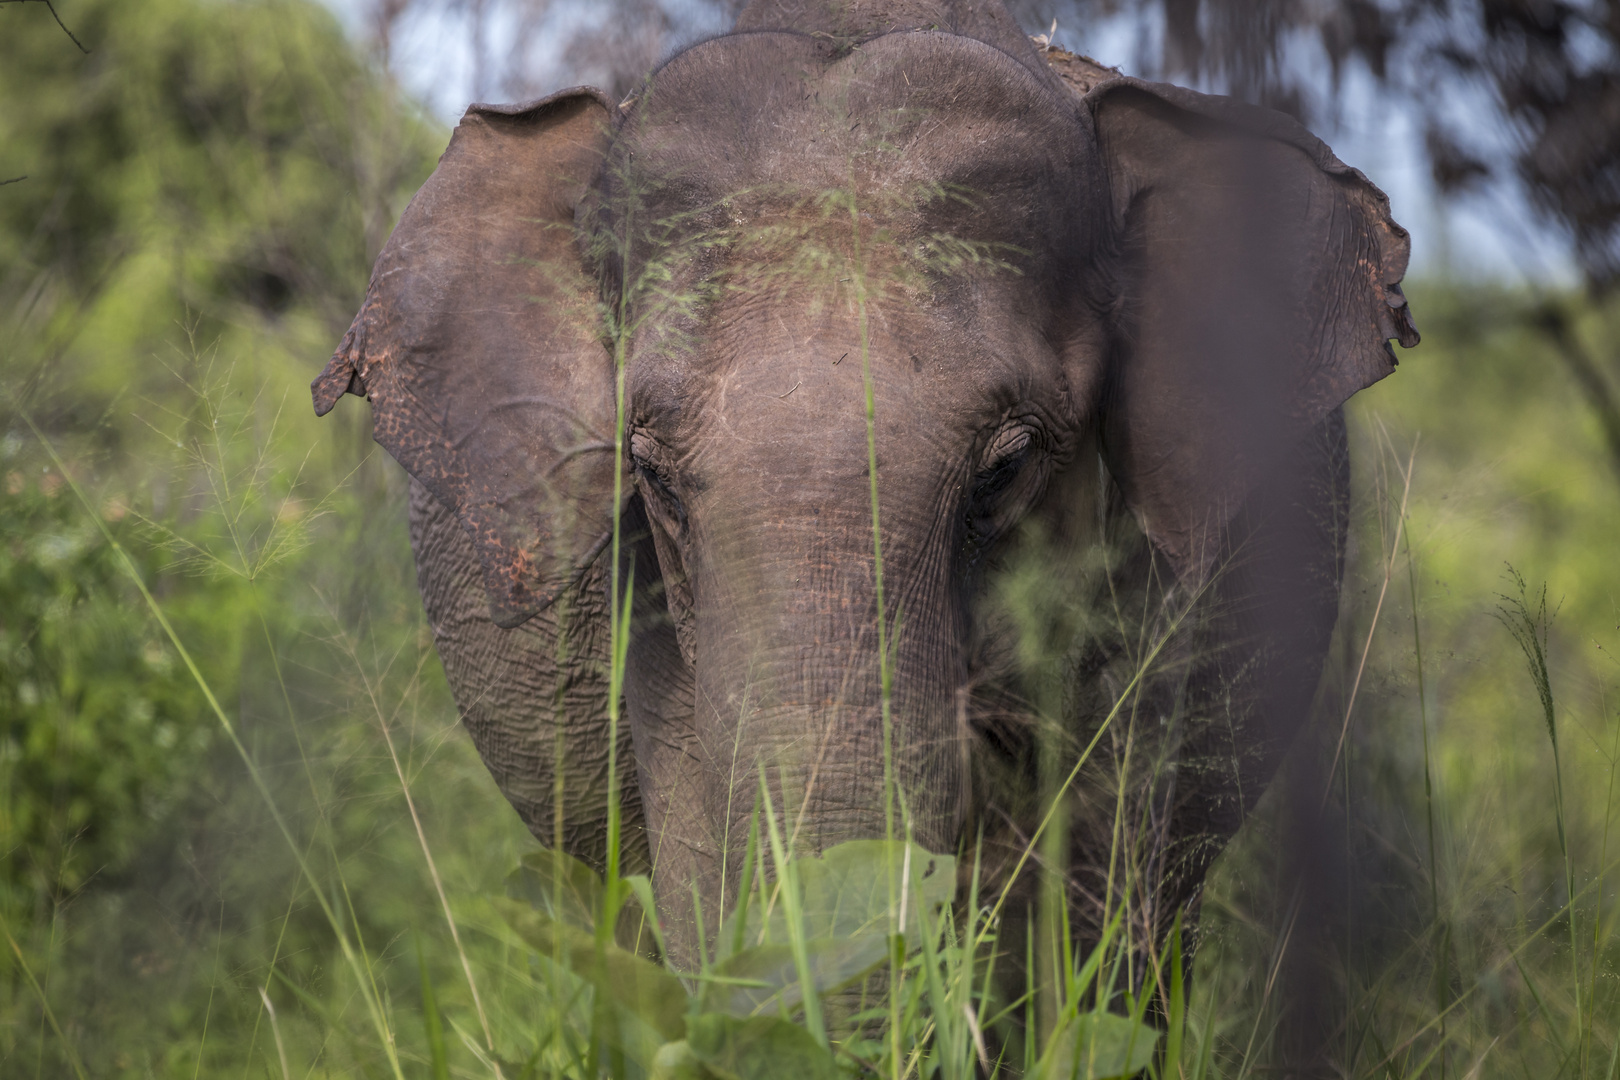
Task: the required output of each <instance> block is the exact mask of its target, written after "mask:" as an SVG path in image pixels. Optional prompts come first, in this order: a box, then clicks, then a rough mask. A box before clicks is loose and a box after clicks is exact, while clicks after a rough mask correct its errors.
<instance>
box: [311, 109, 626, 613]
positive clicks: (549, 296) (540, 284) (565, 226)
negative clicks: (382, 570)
mask: <svg viewBox="0 0 1620 1080" xmlns="http://www.w3.org/2000/svg"><path fill="white" fill-rule="evenodd" d="M610 115H611V109H610V106H609V103H608V102H607V101H606V100H605V99H604V98H603V97H602V96H601V95H600V94H599V93H597V92H596V91H593V90H565V91H563V92H562V93H559V94H555V95H553V96H551V97H549V98H545V99H543V100H541V101H537V102H533V103H531V104H528V105H521V106H488V105H474V106H473V107H471V108H470V109H468V110H467V114H466V115H465V116H464V117H462V120H461V124H460V126H458V127H457V128H456V131H455V134H454V135H453V136H452V137H451V139H450V146H449V148H448V149H447V150H446V151H445V152H444V156H443V157H441V158H440V159H439V167H438V168H437V169H436V170H435V171H434V173H433V175H432V177H430V178H429V179H428V182H427V183H426V184H425V185H423V187H422V190H421V191H419V192H417V193H416V197H415V198H413V199H412V200H411V204H410V206H409V207H407V208H406V210H405V213H404V216H403V217H401V218H400V222H399V226H398V227H397V228H396V229H395V230H394V234H393V236H392V237H391V238H390V239H389V241H388V244H387V246H385V247H384V248H383V251H382V254H381V255H380V256H379V257H378V259H377V266H376V269H374V270H373V271H372V275H371V287H370V289H369V290H368V291H367V293H366V300H365V304H364V306H362V307H361V309H360V313H359V315H357V316H356V317H355V320H354V325H352V326H351V327H350V328H349V332H348V334H347V335H345V337H344V338H343V342H342V344H341V345H339V346H338V350H337V353H336V354H335V355H334V356H333V357H332V361H331V363H330V364H328V365H327V367H326V370H325V371H324V372H323V373H322V374H321V376H320V377H319V378H317V379H316V380H315V381H314V383H313V384H312V385H311V390H312V392H313V394H314V398H315V412H316V414H317V415H325V414H326V413H327V412H328V411H330V410H331V408H332V406H333V405H334V404H335V403H336V402H337V399H338V398H339V397H340V396H342V394H343V393H344V392H345V391H347V392H349V393H353V394H362V395H364V396H365V397H366V398H368V399H370V401H371V408H372V418H373V433H374V436H375V438H376V440H377V441H378V442H379V443H381V444H382V445H383V446H384V447H385V448H386V449H387V450H388V452H389V453H391V454H392V455H393V456H394V458H395V459H396V460H398V461H399V463H400V464H401V465H403V466H404V467H405V468H406V470H407V471H409V472H410V473H411V475H412V476H415V477H416V478H417V479H418V480H420V481H421V482H422V483H423V484H424V485H426V486H427V488H428V490H430V491H431V492H432V493H433V494H434V495H435V496H436V497H437V498H438V499H439V501H440V502H441V503H443V504H444V505H445V506H446V507H447V508H449V509H451V510H452V511H454V512H455V514H456V516H457V517H458V518H459V519H460V521H461V524H462V527H463V528H465V529H466V530H467V534H468V535H469V536H470V537H471V538H472V541H473V544H474V546H475V547H476V549H477V551H478V557H479V559H480V561H481V562H482V565H483V572H484V583H485V585H486V586H487V588H488V591H489V600H490V608H491V615H492V617H493V618H494V620H495V622H497V623H498V624H500V625H501V626H515V625H517V624H518V623H521V622H522V621H524V620H525V619H527V618H528V617H530V616H531V615H533V614H535V613H536V612H538V611H541V610H543V609H544V608H545V607H546V606H547V605H549V604H550V603H551V602H552V601H553V600H555V599H556V597H557V595H558V593H559V592H561V591H562V590H563V589H564V588H566V587H567V586H568V585H569V584H570V583H571V582H572V581H573V580H574V579H575V577H576V576H577V575H578V574H579V573H580V572H581V571H582V570H583V569H584V568H585V567H586V566H587V565H589V564H590V562H591V561H592V560H593V559H595V558H596V556H597V555H598V554H599V553H600V551H601V550H602V546H603V544H604V542H605V540H606V538H607V537H608V536H609V535H610V533H611V530H612V522H613V507H612V506H611V505H610V504H611V503H612V499H613V494H612V493H613V459H614V455H613V432H614V413H613V408H614V406H613V372H612V361H611V358H610V356H609V355H608V353H607V351H606V350H605V349H604V347H603V344H602V332H601V319H600V311H599V305H598V301H597V289H596V283H595V277H594V275H591V274H588V273H587V272H586V270H585V268H584V266H583V264H582V262H581V258H580V255H579V251H578V247H577V245H576V243H575V236H574V207H575V205H576V204H577V203H578V202H579V201H580V199H581V198H582V196H583V195H584V193H585V191H586V189H587V187H588V186H589V184H590V183H591V181H592V179H593V177H594V176H595V175H596V172H597V170H598V169H599V168H600V166H601V160H602V154H603V151H604V149H605V146H606V140H607V138H608V131H609V117H610Z"/></svg>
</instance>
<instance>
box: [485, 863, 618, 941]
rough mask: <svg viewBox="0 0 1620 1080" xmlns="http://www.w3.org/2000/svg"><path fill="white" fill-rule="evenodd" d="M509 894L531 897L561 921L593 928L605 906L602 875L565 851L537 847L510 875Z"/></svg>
mask: <svg viewBox="0 0 1620 1080" xmlns="http://www.w3.org/2000/svg"><path fill="white" fill-rule="evenodd" d="M506 894H507V895H508V896H510V897H512V898H513V899H515V900H527V901H528V902H529V903H530V904H531V905H533V906H534V907H535V908H536V909H537V910H539V911H542V912H544V913H545V914H546V915H549V916H550V917H551V918H552V919H555V920H556V921H558V922H561V923H566V924H567V925H569V926H576V927H578V928H580V929H581V930H591V929H593V928H594V927H595V926H596V916H597V913H598V912H600V911H601V910H602V878H601V875H599V874H598V873H597V872H596V871H595V870H592V869H591V868H590V867H589V866H587V865H585V864H584V863H582V862H580V861H579V860H578V859H576V858H574V857H573V856H572V855H569V854H567V853H566V852H562V851H536V852H534V853H532V854H529V855H525V856H523V860H522V861H521V862H520V863H519V864H518V868H517V869H516V870H514V871H512V873H511V874H509V875H507V878H506Z"/></svg>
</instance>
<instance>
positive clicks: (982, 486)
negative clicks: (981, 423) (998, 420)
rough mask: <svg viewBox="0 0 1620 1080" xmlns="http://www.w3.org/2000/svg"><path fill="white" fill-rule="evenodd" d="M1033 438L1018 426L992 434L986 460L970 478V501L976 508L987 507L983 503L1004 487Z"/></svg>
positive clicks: (999, 492) (1025, 456)
mask: <svg viewBox="0 0 1620 1080" xmlns="http://www.w3.org/2000/svg"><path fill="white" fill-rule="evenodd" d="M1033 441H1034V440H1033V439H1031V437H1030V433H1029V432H1028V431H1027V430H1024V429H1022V428H1018V429H1014V430H1012V431H1004V432H1002V433H1001V434H1000V435H998V436H996V440H995V442H994V443H993V444H992V446H991V448H990V450H991V452H990V455H989V462H990V463H989V464H988V465H986V466H985V467H984V468H982V469H980V470H979V472H978V474H977V475H976V476H975V477H974V478H973V502H974V504H975V505H976V507H981V508H984V509H988V507H987V506H986V505H985V504H987V503H989V502H990V501H991V500H993V499H994V498H995V497H996V496H997V495H1000V494H1001V493H1002V492H1003V491H1006V490H1007V488H1008V487H1009V486H1010V485H1011V484H1012V482H1013V480H1014V479H1016V478H1017V476H1018V472H1019V470H1020V469H1022V468H1023V467H1024V462H1025V461H1026V460H1027V459H1028V458H1029V448H1030V446H1031V445H1032V443H1033Z"/></svg>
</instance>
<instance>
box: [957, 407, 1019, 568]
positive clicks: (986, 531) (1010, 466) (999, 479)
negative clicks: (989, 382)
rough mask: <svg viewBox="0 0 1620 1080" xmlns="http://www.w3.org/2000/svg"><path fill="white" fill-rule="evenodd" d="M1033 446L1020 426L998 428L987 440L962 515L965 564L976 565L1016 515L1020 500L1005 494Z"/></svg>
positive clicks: (1015, 479) (1017, 478)
mask: <svg viewBox="0 0 1620 1080" xmlns="http://www.w3.org/2000/svg"><path fill="white" fill-rule="evenodd" d="M1034 445H1035V438H1034V434H1033V433H1032V432H1031V431H1030V430H1029V429H1027V428H1022V427H1019V428H1012V429H1010V430H1007V431H1002V432H1000V433H998V434H997V435H996V437H995V439H994V440H993V441H992V442H991V444H990V451H989V453H987V454H986V455H985V461H986V464H985V465H984V466H983V467H982V468H980V469H979V470H978V472H977V473H975V474H974V477H973V484H972V487H971V488H970V489H969V493H968V503H967V506H966V508H965V511H964V515H963V517H964V525H965V527H966V529H965V531H966V535H965V537H964V540H963V545H962V553H963V556H964V558H966V560H967V562H968V564H969V565H973V564H976V563H977V562H978V561H979V559H980V558H982V557H983V555H984V553H985V551H986V549H988V548H989V547H990V545H991V544H992V543H994V542H995V540H996V538H997V537H999V536H1000V535H1001V534H1002V533H1003V532H1004V531H1005V530H1006V529H1007V528H1008V527H1009V526H1010V525H1011V524H1012V522H1013V521H1014V520H1015V519H1016V518H1017V516H1018V513H1019V511H1020V510H1021V508H1022V503H1023V500H1021V499H1009V498H1008V497H1007V493H1008V491H1009V489H1011V488H1013V487H1014V486H1015V484H1016V483H1017V481H1018V480H1019V478H1020V477H1021V476H1022V475H1023V474H1024V471H1025V469H1024V467H1025V466H1026V465H1027V464H1029V460H1030V457H1031V452H1032V450H1033V448H1034ZM1018 486H1020V487H1023V488H1025V489H1027V488H1028V485H1027V484H1025V485H1018ZM1014 504H1017V505H1014Z"/></svg>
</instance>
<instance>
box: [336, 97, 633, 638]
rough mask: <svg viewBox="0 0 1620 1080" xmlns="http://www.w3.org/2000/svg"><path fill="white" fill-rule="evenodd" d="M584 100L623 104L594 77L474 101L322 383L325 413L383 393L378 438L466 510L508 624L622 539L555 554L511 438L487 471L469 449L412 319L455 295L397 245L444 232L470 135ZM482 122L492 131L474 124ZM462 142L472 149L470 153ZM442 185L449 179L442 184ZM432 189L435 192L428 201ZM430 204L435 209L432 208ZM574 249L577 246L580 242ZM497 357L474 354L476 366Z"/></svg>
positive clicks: (419, 255)
mask: <svg viewBox="0 0 1620 1080" xmlns="http://www.w3.org/2000/svg"><path fill="white" fill-rule="evenodd" d="M584 102H589V103H592V104H594V105H595V106H598V107H599V108H600V110H601V112H602V114H603V115H604V116H609V117H611V115H612V111H613V110H612V103H611V102H609V101H608V100H607V98H606V97H605V96H604V95H603V94H602V93H601V92H600V91H598V90H595V89H592V88H589V87H577V88H573V89H569V90H564V91H561V92H559V93H556V94H552V95H550V96H548V97H546V98H542V99H539V100H537V101H532V102H528V103H525V104H521V105H473V106H470V107H469V108H468V110H467V113H466V115H465V116H464V117H463V119H462V123H461V124H460V125H458V127H457V129H456V131H455V132H454V133H453V134H452V137H451V140H450V144H449V145H448V146H447V148H446V150H445V152H444V154H443V155H441V157H440V159H439V165H438V167H437V168H436V169H435V171H434V174H433V176H432V177H430V178H429V179H428V180H427V181H426V182H425V183H424V185H423V187H422V189H421V190H420V191H418V192H417V195H416V197H415V198H413V200H412V204H413V207H414V208H415V213H416V215H417V219H415V220H413V217H412V214H413V209H412V207H407V209H406V211H405V212H404V214H403V215H402V216H401V220H400V223H399V225H398V226H397V227H396V229H395V233H394V235H393V236H391V237H390V240H389V242H388V244H386V245H385V246H384V248H383V251H382V252H381V253H379V255H378V259H377V264H376V266H375V268H374V269H373V271H372V277H371V281H370V283H369V285H368V288H367V292H366V298H365V301H364V302H363V304H362V305H361V308H360V311H359V313H358V314H357V315H356V316H355V318H354V321H353V322H352V324H351V325H350V327H349V329H348V332H347V333H346V334H344V336H343V339H342V341H341V342H340V343H339V345H338V348H337V350H336V351H335V352H334V353H333V355H332V358H331V360H330V361H329V362H328V363H327V365H326V368H325V370H323V371H322V372H321V374H320V375H319V376H317V377H316V378H315V380H314V381H313V382H312V383H311V384H310V391H311V396H312V399H313V405H314V409H315V413H316V415H317V416H324V415H326V414H327V413H329V412H330V411H331V410H332V409H333V408H334V407H335V405H336V404H337V400H338V399H339V398H340V397H342V396H343V395H344V394H345V393H349V394H354V395H356V396H358V397H364V398H366V399H367V400H368V401H370V402H371V404H372V428H373V437H374V438H375V439H376V441H377V442H378V443H379V444H381V445H382V446H383V447H384V448H385V449H387V450H388V451H389V453H390V454H391V455H392V456H393V457H394V458H395V460H397V461H399V462H400V464H401V465H403V466H404V467H405V468H406V470H407V471H408V472H410V473H411V474H412V475H413V476H415V477H416V478H417V479H418V480H420V481H421V482H422V483H423V484H424V486H426V487H427V489H428V490H429V491H430V492H432V494H433V495H434V497H435V498H437V499H438V500H439V501H440V503H441V504H443V505H444V506H445V507H446V508H447V509H449V510H451V511H452V512H454V513H455V514H456V516H457V518H458V519H459V520H460V523H461V525H462V528H463V529H465V530H466V532H467V534H468V536H469V538H471V539H472V541H473V543H474V545H475V546H476V548H477V550H478V552H479V558H480V562H481V564H482V570H483V577H484V585H485V588H486V590H487V593H488V597H489V602H490V612H491V617H492V619H493V621H494V622H495V623H496V624H497V625H499V626H502V627H512V626H516V625H518V624H520V623H522V622H524V621H526V620H527V619H528V618H530V617H532V616H533V615H535V614H536V613H538V612H540V611H543V610H545V609H546V608H547V607H548V606H550V604H551V603H552V602H553V601H554V600H555V599H556V597H557V595H558V594H559V593H560V592H561V591H562V590H563V589H565V588H567V587H569V586H570V585H572V584H573V583H574V582H576V581H577V580H578V579H579V577H580V576H581V575H582V574H583V573H584V572H585V570H586V569H587V568H588V567H589V566H590V565H591V564H592V563H593V562H594V561H595V560H596V558H598V557H599V556H600V554H601V552H602V551H603V550H604V549H605V547H606V545H607V541H608V539H610V538H611V529H610V528H609V529H606V530H601V535H597V534H596V533H595V532H593V534H592V535H591V536H590V537H589V539H588V540H587V541H586V542H584V543H582V544H581V545H580V548H579V550H570V551H566V552H562V553H561V554H557V553H551V554H552V555H553V557H551V558H548V557H547V556H548V550H549V547H548V546H555V540H556V538H555V537H554V536H553V535H552V531H553V530H552V529H551V528H549V527H548V526H549V525H550V523H549V522H546V521H543V520H534V519H531V518H524V517H523V516H522V515H520V514H515V513H514V512H513V510H512V509H511V507H512V499H511V494H510V492H508V491H503V490H501V489H500V486H499V480H500V478H501V477H503V476H512V475H519V474H520V473H521V470H519V471H518V472H514V470H513V469H511V468H510V467H506V466H503V461H502V459H503V458H504V457H505V456H506V455H505V453H504V450H503V446H502V445H499V444H497V445H495V446H493V447H486V448H485V449H486V451H487V453H486V455H485V456H486V457H487V458H488V459H489V460H488V461H487V462H485V466H486V467H485V468H484V469H483V471H480V470H479V468H478V467H477V463H475V462H472V461H469V460H468V458H467V453H468V448H467V447H466V446H465V445H464V442H463V438H462V437H461V436H459V435H457V434H453V433H451V432H448V431H445V430H444V429H443V426H442V425H443V414H442V411H441V407H442V405H443V403H442V402H432V401H427V400H424V399H423V398H422V397H421V396H420V390H421V388H420V387H419V386H418V385H416V384H415V379H414V377H413V373H412V371H411V370H410V369H411V368H412V366H413V365H412V364H411V363H410V358H411V357H412V355H413V351H414V350H415V348H416V345H417V342H416V341H415V340H413V339H414V338H416V337H419V336H420V335H421V328H420V326H412V325H411V323H412V319H413V317H414V318H415V320H416V321H417V322H420V321H421V320H422V319H424V318H426V319H429V320H431V319H432V318H433V314H432V313H433V311H434V309H435V306H436V305H440V304H442V303H443V302H444V297H442V296H440V295H438V294H437V293H436V292H435V291H434V290H433V289H432V288H431V287H430V288H429V289H428V291H427V292H426V293H422V292H421V291H420V289H419V285H417V284H411V283H410V277H411V275H406V276H405V277H400V276H396V275H397V272H398V270H399V269H400V268H399V267H398V266H397V265H391V255H390V252H391V251H392V252H394V254H395V255H396V256H397V255H398V253H399V245H400V244H401V243H402V242H404V241H402V240H401V235H402V232H403V233H405V234H406V235H410V234H412V233H413V232H419V231H420V230H423V229H424V228H425V229H426V231H427V235H430V236H431V235H432V231H433V229H434V228H435V226H433V225H430V224H426V222H428V221H431V211H429V210H424V209H423V207H424V206H429V205H431V204H432V202H433V201H434V199H435V198H450V199H454V198H455V196H456V192H455V187H456V185H457V184H458V183H460V182H461V180H460V179H458V178H457V175H456V170H457V169H458V168H465V167H466V166H467V163H468V159H467V158H466V157H465V155H467V154H468V153H470V151H469V149H468V145H469V143H468V140H469V139H471V140H473V141H474V142H476V141H477V139H481V138H489V137H491V136H494V135H496V134H497V133H500V132H507V133H510V132H512V131H513V130H514V127H516V128H522V127H524V126H527V125H529V124H540V123H549V122H551V121H552V120H554V119H564V120H565V122H566V117H567V116H568V115H569V112H568V111H569V110H570V109H571V108H574V107H577V106H578V105H580V104H582V103H584ZM480 131H482V134H470V133H477V132H480ZM458 153H459V154H461V155H463V156H462V157H461V158H459V159H458V158H457V155H458ZM458 161H459V164H457V162H458ZM473 175H476V173H474V174H473ZM435 184H438V185H441V186H440V187H439V188H435ZM430 190H434V191H437V195H431V194H429V193H430ZM533 194H534V196H535V197H536V198H538V199H545V198H546V197H547V191H546V188H545V185H544V184H541V183H537V184H536V185H535V187H534V188H533ZM424 199H426V200H427V201H426V202H424V203H422V204H421V205H417V204H418V202H419V200H424ZM423 214H429V215H430V216H429V217H428V218H427V219H422V215H423ZM428 247H429V248H430V247H431V245H428ZM569 248H570V250H572V242H571V241H570V244H569ZM451 254H452V256H453V257H454V256H455V253H454V252H452V253H451ZM404 257H405V258H408V259H411V260H415V261H416V262H417V263H418V264H419V265H418V269H422V268H423V267H429V268H431V267H432V266H433V264H434V260H435V259H436V258H442V257H443V253H435V252H432V251H430V250H426V249H424V250H421V251H415V252H413V253H411V254H409V255H406V256H404ZM423 260H426V262H423ZM395 261H397V260H395ZM463 262H464V263H465V259H463ZM456 269H457V268H456V267H455V266H454V265H452V266H451V267H449V268H448V270H446V272H447V273H451V274H453V273H454V272H455V270H456ZM427 272H428V271H427V270H423V273H424V274H426V273H427ZM402 290H403V291H402ZM423 305H426V306H425V307H423ZM413 313H414V315H413ZM402 334H403V335H405V338H404V339H402ZM592 340H593V341H594V337H593V339H592ZM488 359H489V358H488V357H478V356H471V357H469V360H471V361H472V362H473V364H474V366H475V367H476V364H477V363H478V362H481V361H483V360H488ZM492 437H493V436H492ZM474 449H475V450H476V448H474ZM505 449H509V447H508V448H505ZM546 475H548V476H549V475H550V474H549V472H548V473H546ZM492 485H493V486H492Z"/></svg>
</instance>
